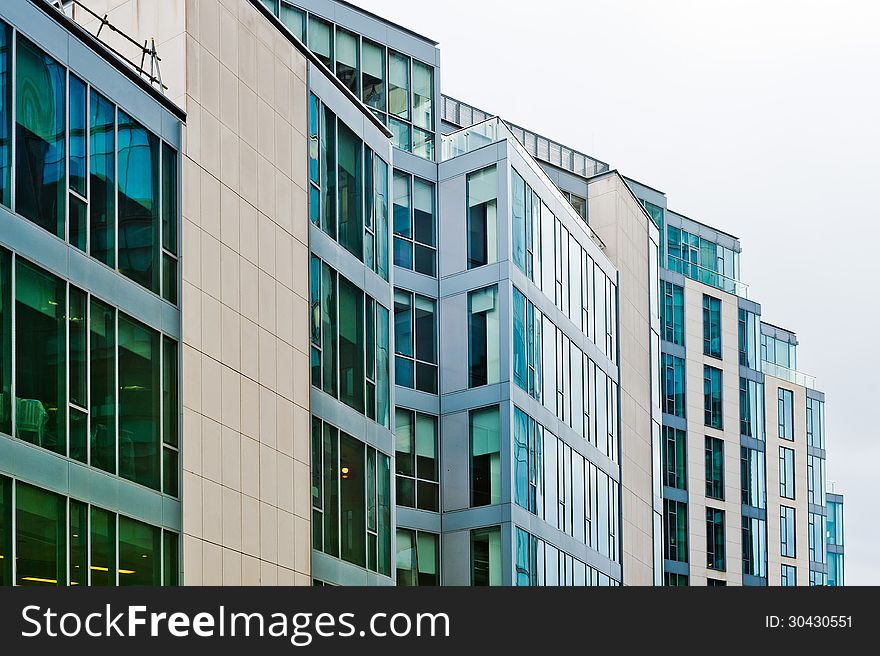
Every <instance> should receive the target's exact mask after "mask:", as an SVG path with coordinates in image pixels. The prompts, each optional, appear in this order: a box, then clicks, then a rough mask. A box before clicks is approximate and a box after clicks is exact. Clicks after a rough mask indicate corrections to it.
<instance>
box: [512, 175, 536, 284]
mask: <svg viewBox="0 0 880 656" xmlns="http://www.w3.org/2000/svg"><path fill="white" fill-rule="evenodd" d="M510 176H511V179H510V199H511V208H510V215H511V224H512V228H511V229H512V231H513V263H514V264H516V265H517V266H518V267H519V268H520V270H521V271H522V272H523V273H525V272H526V189H527V187H526V183H525V181H524V180H523V179H522V176H521V175H520V174H519V173H517V172H516V169H511V172H510ZM529 198H531V193H529Z"/></svg>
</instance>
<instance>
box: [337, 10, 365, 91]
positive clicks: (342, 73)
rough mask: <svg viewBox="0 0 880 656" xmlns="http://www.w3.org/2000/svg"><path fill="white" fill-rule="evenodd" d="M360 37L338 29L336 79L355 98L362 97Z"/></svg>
mask: <svg viewBox="0 0 880 656" xmlns="http://www.w3.org/2000/svg"><path fill="white" fill-rule="evenodd" d="M358 54H359V48H358V37H357V35H356V34H353V33H352V32H349V31H348V30H344V29H342V28H341V27H337V28H336V77H338V78H339V81H340V82H342V84H344V85H345V86H346V87H348V90H349V91H351V92H352V93H353V94H354V95H355V96H358V97H359V96H360V92H359V91H360V90H359V89H358V70H359V68H360V66H359V62H358Z"/></svg>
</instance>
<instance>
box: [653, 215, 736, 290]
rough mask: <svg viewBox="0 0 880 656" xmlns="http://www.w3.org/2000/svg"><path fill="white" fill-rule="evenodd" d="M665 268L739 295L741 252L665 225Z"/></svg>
mask: <svg viewBox="0 0 880 656" xmlns="http://www.w3.org/2000/svg"><path fill="white" fill-rule="evenodd" d="M666 255H667V257H666V268H668V269H669V270H670V271H675V272H676V273H682V274H684V275H686V276H687V277H688V278H691V279H693V280H696V281H698V282H702V283H704V284H707V285H711V286H712V287H716V288H718V289H722V290H724V291H726V292H729V293H731V294H737V293H738V287H739V285H738V282H737V281H738V280H739V253H737V252H736V251H735V250H733V249H730V248H727V247H725V246H721V245H720V244H717V243H715V242H713V241H710V240H708V239H705V238H703V237H700V236H699V235H695V234H692V233H689V232H687V231H686V230H683V229H681V228H680V227H676V226H673V225H669V224H667V226H666Z"/></svg>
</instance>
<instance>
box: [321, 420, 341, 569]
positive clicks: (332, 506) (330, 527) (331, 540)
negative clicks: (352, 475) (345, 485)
mask: <svg viewBox="0 0 880 656" xmlns="http://www.w3.org/2000/svg"><path fill="white" fill-rule="evenodd" d="M324 553H326V554H327V555H329V556H338V555H339V431H338V430H337V429H336V428H334V427H333V426H331V425H329V424H324Z"/></svg>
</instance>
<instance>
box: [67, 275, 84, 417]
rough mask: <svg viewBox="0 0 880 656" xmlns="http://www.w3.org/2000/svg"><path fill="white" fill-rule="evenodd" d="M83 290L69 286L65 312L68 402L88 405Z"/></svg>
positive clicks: (81, 405) (80, 405) (82, 405)
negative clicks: (67, 332) (68, 379)
mask: <svg viewBox="0 0 880 656" xmlns="http://www.w3.org/2000/svg"><path fill="white" fill-rule="evenodd" d="M86 319H87V316H86V294H85V292H83V291H81V290H79V289H77V288H76V287H73V286H71V287H70V309H69V311H68V313H67V320H68V324H69V325H68V331H69V337H70V402H71V403H75V404H76V405H78V406H79V407H81V408H85V407H88V393H87V391H86V385H87V380H86V374H87V372H88V358H89V353H88V339H89V334H88V328H87V323H88V322H87V321H86Z"/></svg>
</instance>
